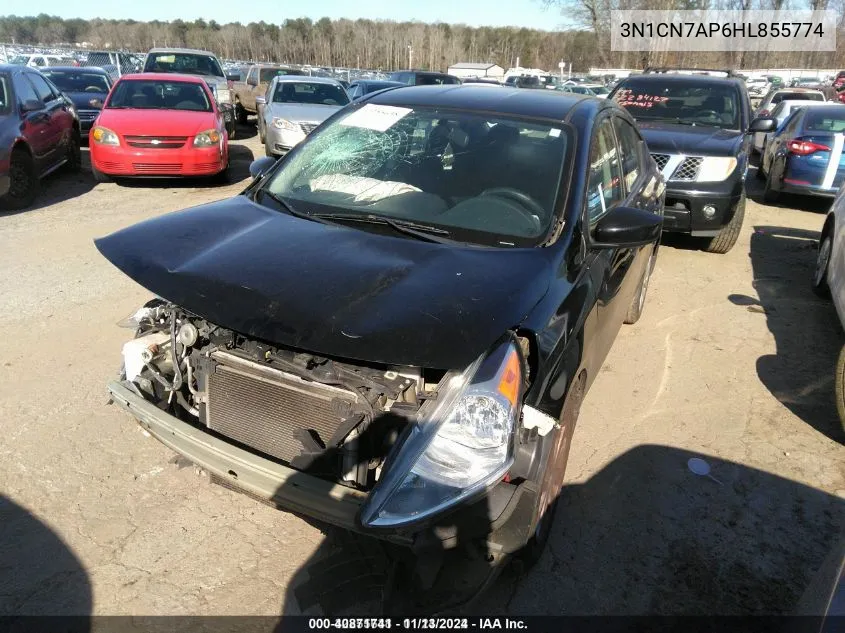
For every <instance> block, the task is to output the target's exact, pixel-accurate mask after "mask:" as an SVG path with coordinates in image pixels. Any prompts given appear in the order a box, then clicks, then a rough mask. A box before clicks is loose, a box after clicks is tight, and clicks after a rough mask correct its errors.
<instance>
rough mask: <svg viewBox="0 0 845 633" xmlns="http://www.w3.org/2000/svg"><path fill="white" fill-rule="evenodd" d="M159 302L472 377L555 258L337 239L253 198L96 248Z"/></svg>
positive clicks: (254, 330)
mask: <svg viewBox="0 0 845 633" xmlns="http://www.w3.org/2000/svg"><path fill="white" fill-rule="evenodd" d="M95 243H96V245H97V248H98V249H99V250H100V252H101V253H102V254H103V255H104V256H105V257H106V258H107V259H108V260H109V261H110V262H112V263H113V264H114V265H115V266H117V267H118V268H119V269H120V270H122V271H123V272H124V273H126V274H127V275H128V276H129V277H131V278H132V279H134V280H135V281H137V282H138V283H139V284H141V285H142V286H144V287H145V288H147V289H148V290H150V291H151V292H153V293H155V294H157V295H159V296H161V297H163V298H165V299H167V300H169V301H172V302H173V303H175V304H177V305H180V306H182V307H183V308H185V309H186V310H188V311H189V312H192V313H194V314H196V315H198V316H201V317H204V318H206V319H208V320H209V321H211V322H212V323H216V324H217V325H221V326H223V327H227V328H230V329H232V330H235V331H237V332H240V333H242V334H244V335H247V336H251V337H254V338H258V339H263V340H265V341H268V342H272V343H276V344H278V345H283V346H287V347H293V348H298V349H301V350H304V351H310V352H313V353H317V354H321V355H326V356H337V357H341V358H347V359H355V360H361V361H369V362H378V363H387V364H396V365H418V366H424V367H432V368H439V369H456V368H462V367H465V366H466V365H468V364H469V363H470V362H472V361H473V360H474V359H475V358H476V357H477V356H478V355H479V354H481V353H482V352H484V351H485V350H486V349H487V348H488V347H490V346H491V345H492V344H493V343H494V342H495V341H496V340H497V339H498V338H499V337H500V336H502V335H503V334H504V333H505V331H506V330H507V329H508V328H510V327H513V326H515V325H518V324H519V323H520V322H521V321H522V320H523V319H524V318H525V316H526V315H527V314H528V312H529V311H530V310H531V309H532V308H533V307H534V306H535V305H536V304H537V302H539V301H540V299H541V298H542V297H543V295H544V294H545V293H546V290H547V288H548V280H549V278H550V272H549V271H550V268H551V267H552V254H551V252H550V251H549V249H542V248H532V249H513V250H508V249H501V248H476V247H464V246H454V245H445V244H435V243H431V242H422V241H416V240H413V239H408V238H402V237H392V236H385V235H380V234H375V233H370V232H367V231H362V230H359V229H353V228H348V227H341V226H328V225H325V224H320V223H317V222H311V221H308V220H303V219H299V218H295V217H293V216H290V215H287V214H285V213H283V212H279V211H274V210H271V209H268V208H265V207H261V206H259V205H257V204H255V203H253V202H251V201H250V200H249V199H248V198H247V197H245V196H243V195H241V196H237V197H235V198H231V199H228V200H223V201H221V202H216V203H213V204H208V205H203V206H199V207H195V208H193V209H187V210H185V211H180V212H177V213H170V214H167V215H164V216H161V217H158V218H155V219H152V220H147V221H145V222H142V223H140V224H136V225H134V226H130V227H128V228H126V229H123V230H121V231H118V232H116V233H113V234H112V235H109V236H107V237H104V238H101V239H98V240H96V242H95Z"/></svg>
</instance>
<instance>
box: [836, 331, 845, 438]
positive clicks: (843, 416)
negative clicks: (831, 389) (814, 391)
mask: <svg viewBox="0 0 845 633" xmlns="http://www.w3.org/2000/svg"><path fill="white" fill-rule="evenodd" d="M834 382H835V385H836V411H837V412H838V413H839V420H840V422H842V424H845V345H843V346H842V350H840V352H839V358H838V359H837V361H836V380H835V381H834Z"/></svg>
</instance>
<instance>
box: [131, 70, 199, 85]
mask: <svg viewBox="0 0 845 633" xmlns="http://www.w3.org/2000/svg"><path fill="white" fill-rule="evenodd" d="M124 79H146V80H152V79H155V80H159V81H182V82H185V83H189V84H203V83H205V80H204V79H203V78H202V77H200V76H199V75H183V74H182V73H132V74H129V75H123V76H122V77H121V78H120V80H121V81H122V80H124Z"/></svg>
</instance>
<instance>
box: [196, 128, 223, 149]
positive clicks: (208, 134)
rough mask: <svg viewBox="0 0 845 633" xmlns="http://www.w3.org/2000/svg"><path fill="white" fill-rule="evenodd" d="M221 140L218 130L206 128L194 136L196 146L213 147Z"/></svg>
mask: <svg viewBox="0 0 845 633" xmlns="http://www.w3.org/2000/svg"><path fill="white" fill-rule="evenodd" d="M219 142H220V132H218V131H217V130H206V131H205V132H200V133H199V134H197V135H196V136H195V137H194V147H213V146H215V145H217V144H218V143H219Z"/></svg>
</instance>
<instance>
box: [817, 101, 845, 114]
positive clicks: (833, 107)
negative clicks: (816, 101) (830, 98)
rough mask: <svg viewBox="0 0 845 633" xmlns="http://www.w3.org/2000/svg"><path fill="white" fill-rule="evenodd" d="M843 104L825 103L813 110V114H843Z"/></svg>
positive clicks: (844, 110)
mask: <svg viewBox="0 0 845 633" xmlns="http://www.w3.org/2000/svg"><path fill="white" fill-rule="evenodd" d="M843 106H845V103H839V104H835V103H825V104H824V105H823V106H817V107H815V108H813V112H819V111H821V113H822V114H836V113H839V112H842V113H845V108H843Z"/></svg>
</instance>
